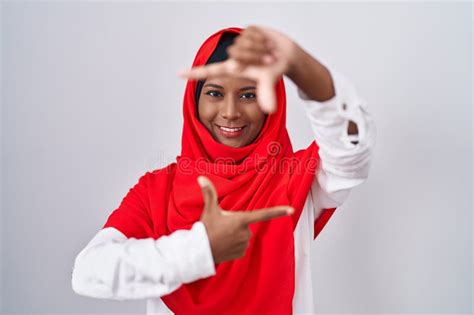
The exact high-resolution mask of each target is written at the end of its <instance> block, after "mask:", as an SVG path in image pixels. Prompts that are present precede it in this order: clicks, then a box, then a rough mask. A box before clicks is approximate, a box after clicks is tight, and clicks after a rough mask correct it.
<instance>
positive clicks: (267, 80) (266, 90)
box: [257, 73, 276, 113]
mask: <svg viewBox="0 0 474 315" xmlns="http://www.w3.org/2000/svg"><path fill="white" fill-rule="evenodd" d="M257 90H258V92H257V95H258V96H257V98H258V102H259V103H260V106H261V108H262V110H263V111H264V112H266V113H273V112H275V111H276V96H275V91H274V82H273V78H272V75H271V74H270V73H264V74H262V76H261V77H260V79H259V81H258V82H257Z"/></svg>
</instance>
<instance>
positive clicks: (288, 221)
mask: <svg viewBox="0 0 474 315" xmlns="http://www.w3.org/2000/svg"><path fill="white" fill-rule="evenodd" d="M241 30H242V29H241V28H236V27H233V28H226V29H222V30H220V31H218V32H216V33H215V34H213V35H211V36H210V37H209V38H208V39H207V40H206V41H205V42H204V43H203V44H202V46H201V47H200V49H199V51H198V53H197V55H196V57H195V59H194V62H193V67H194V66H200V65H204V64H206V62H207V60H208V58H209V57H210V56H211V54H212V53H213V51H214V49H215V48H216V46H217V44H218V42H219V39H220V38H221V36H222V34H223V33H224V32H231V33H240V32H241ZM196 86H197V81H196V80H188V82H187V85H186V90H185V95H184V102H183V115H184V124H183V134H182V150H181V155H179V156H177V159H176V162H173V163H171V164H169V165H168V166H166V167H164V168H162V169H158V170H154V171H153V172H147V173H146V174H145V175H143V176H142V177H141V178H140V180H139V182H138V183H137V184H136V185H135V186H134V187H133V188H132V189H130V191H129V193H128V194H127V196H126V197H125V198H124V200H123V201H122V203H121V205H120V207H119V208H118V209H116V210H115V211H114V212H113V213H112V214H111V215H110V216H109V218H108V220H107V222H106V224H105V225H104V226H103V228H105V227H115V228H117V229H119V230H120V231H122V232H123V233H124V234H125V235H126V236H127V237H129V238H130V237H135V238H147V237H153V238H154V239H157V238H158V237H160V236H164V235H169V234H170V233H172V232H174V231H176V230H178V229H190V228H191V226H192V225H193V223H195V222H196V221H198V220H199V219H200V216H201V213H202V209H203V205H204V201H203V197H202V193H201V189H200V187H199V185H198V183H197V180H196V179H197V177H198V176H199V175H206V176H207V177H208V178H209V179H210V180H211V181H212V182H213V184H214V186H215V187H216V190H217V194H218V201H219V205H220V206H221V207H222V209H225V210H229V211H232V210H244V211H252V210H255V209H261V208H266V207H272V206H277V205H291V206H293V207H294V208H295V213H294V214H293V215H291V216H285V217H279V218H276V219H273V220H271V221H266V222H258V223H253V224H251V225H250V226H249V228H250V230H251V231H252V238H251V239H250V242H249V246H248V248H247V250H246V253H245V256H244V257H242V258H239V259H236V260H232V261H227V262H223V263H219V264H216V265H215V267H216V275H215V276H211V277H208V278H205V279H201V280H198V281H195V282H192V283H189V284H183V285H182V286H180V287H179V288H178V289H177V290H175V291H173V292H172V293H170V294H168V295H166V296H162V300H163V302H164V303H165V304H166V305H167V306H168V307H169V308H170V309H171V310H172V311H173V312H174V313H175V314H178V315H181V314H292V301H293V294H294V289H295V278H294V277H295V253H294V238H293V231H294V229H295V227H296V224H297V222H298V219H299V217H300V214H301V211H302V209H303V206H304V203H305V201H306V198H307V195H308V193H309V189H310V187H311V183H312V182H313V180H314V178H315V172H316V170H317V166H318V163H319V155H318V146H317V144H316V142H314V141H313V142H312V143H311V144H310V145H309V146H308V147H307V148H306V149H303V150H300V151H297V152H293V148H292V145H291V141H290V139H289V136H288V132H287V129H286V94H285V85H284V82H283V78H280V79H279V80H278V82H277V83H276V84H275V93H276V95H277V102H278V107H277V111H276V112H274V113H272V114H269V116H268V117H267V119H266V121H265V124H264V126H263V128H262V130H261V132H260V134H259V136H258V137H257V138H256V139H255V141H254V142H252V143H251V144H249V145H247V146H244V147H240V148H234V147H230V146H226V145H224V144H221V143H218V142H216V140H214V138H213V137H212V135H211V134H210V133H209V131H208V130H207V129H206V127H205V126H204V125H203V124H202V123H201V122H200V121H199V120H198V118H197V113H196V109H197V107H196V102H195V91H196ZM327 210H329V211H325V212H323V215H321V216H320V217H319V218H318V220H317V221H316V222H315V228H316V229H315V234H314V237H316V236H317V234H318V233H319V231H320V230H321V229H322V228H323V227H324V225H325V223H326V222H327V220H329V218H330V217H331V215H332V212H333V211H334V210H335V209H327Z"/></svg>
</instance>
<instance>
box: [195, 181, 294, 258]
mask: <svg viewBox="0 0 474 315" xmlns="http://www.w3.org/2000/svg"><path fill="white" fill-rule="evenodd" d="M198 183H199V185H200V186H201V190H202V194H203V197H204V209H203V212H202V215H201V219H200V221H201V222H203V223H204V226H205V227H206V231H207V235H208V238H209V242H210V245H211V250H212V257H213V258H214V263H216V264H217V263H220V262H224V261H227V260H233V259H236V258H240V257H242V256H244V254H245V250H246V249H247V246H248V244H249V240H250V237H251V236H252V233H251V231H250V229H249V227H248V225H249V224H251V223H254V222H260V221H267V220H270V219H273V218H277V217H281V216H285V215H290V214H292V213H293V212H294V209H293V208H292V207H291V206H276V207H271V208H264V209H259V210H252V211H226V210H222V209H221V208H220V206H219V204H218V203H217V192H216V189H215V188H214V185H213V184H212V182H211V181H210V180H209V179H208V178H207V177H205V176H199V177H198Z"/></svg>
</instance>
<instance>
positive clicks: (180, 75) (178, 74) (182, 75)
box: [176, 70, 188, 78]
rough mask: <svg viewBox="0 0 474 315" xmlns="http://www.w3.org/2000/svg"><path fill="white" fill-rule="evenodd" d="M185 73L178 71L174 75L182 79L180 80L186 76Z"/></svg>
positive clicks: (185, 71)
mask: <svg viewBox="0 0 474 315" xmlns="http://www.w3.org/2000/svg"><path fill="white" fill-rule="evenodd" d="M187 72H188V71H187V70H179V71H178V72H177V73H176V75H177V76H178V77H182V78H183V77H185V76H186V74H187Z"/></svg>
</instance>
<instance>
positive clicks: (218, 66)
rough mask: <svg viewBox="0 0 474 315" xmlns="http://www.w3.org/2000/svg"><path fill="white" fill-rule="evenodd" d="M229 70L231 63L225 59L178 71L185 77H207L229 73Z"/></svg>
mask: <svg viewBox="0 0 474 315" xmlns="http://www.w3.org/2000/svg"><path fill="white" fill-rule="evenodd" d="M229 70H230V67H229V64H228V63H227V61H224V62H217V63H212V64H209V65H204V66H198V67H193V68H191V69H187V70H181V71H179V72H178V76H180V77H182V78H183V79H184V78H188V79H206V78H209V77H214V76H221V75H228V74H229Z"/></svg>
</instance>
